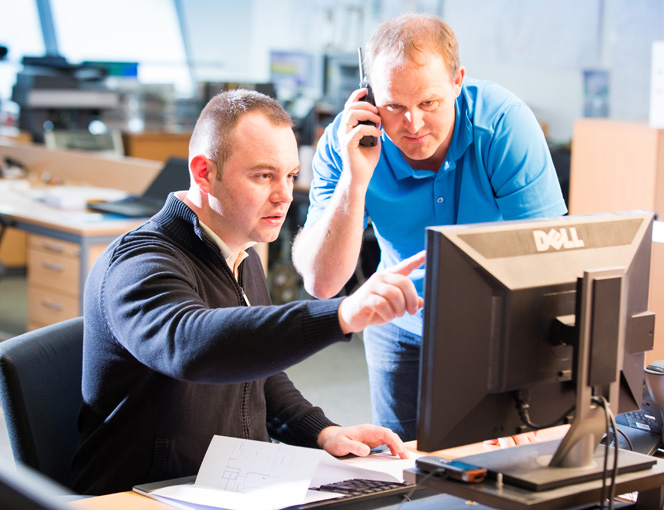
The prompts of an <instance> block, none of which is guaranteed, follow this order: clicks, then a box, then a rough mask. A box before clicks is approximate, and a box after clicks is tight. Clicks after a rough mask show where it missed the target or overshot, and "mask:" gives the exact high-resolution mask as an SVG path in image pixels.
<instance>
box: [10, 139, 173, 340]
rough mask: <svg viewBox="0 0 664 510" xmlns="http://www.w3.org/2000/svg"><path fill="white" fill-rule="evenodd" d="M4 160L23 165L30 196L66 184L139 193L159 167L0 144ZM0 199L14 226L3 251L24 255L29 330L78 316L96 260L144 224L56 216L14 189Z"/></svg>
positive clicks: (78, 214)
mask: <svg viewBox="0 0 664 510" xmlns="http://www.w3.org/2000/svg"><path fill="white" fill-rule="evenodd" d="M5 157H9V158H11V159H13V160H16V161H19V162H21V163H22V164H23V165H25V166H26V168H27V169H28V170H29V175H28V179H27V180H28V182H29V184H30V185H31V187H32V188H34V189H39V188H40V187H41V188H45V187H48V186H49V185H53V184H68V185H88V186H96V187H104V188H114V189H119V190H122V191H126V192H128V193H140V192H142V191H143V190H144V189H145V188H146V187H147V186H148V185H149V184H150V182H152V179H153V178H154V176H155V175H156V174H157V172H158V171H159V169H160V168H161V166H162V164H161V163H160V162H157V161H147V160H141V159H136V158H125V157H121V156H102V155H96V154H90V153H84V152H80V151H62V150H53V149H47V148H45V147H43V146H37V145H30V144H19V143H12V142H10V141H7V140H3V141H0V158H5ZM0 195H1V198H0V215H1V216H2V217H3V218H4V219H6V220H8V221H9V223H10V224H11V225H12V227H13V228H12V229H11V230H10V231H9V233H8V234H7V238H5V239H4V242H3V245H5V246H8V247H9V246H11V247H13V251H12V253H13V254H14V256H15V255H16V254H17V253H20V252H21V250H22V251H23V253H25V255H24V257H25V262H24V263H25V265H26V267H27V273H28V302H29V305H28V324H27V329H28V330H32V329H36V328H39V327H42V326H46V325H48V324H53V323H55V322H60V321H62V320H65V319H69V318H72V317H76V316H78V315H80V313H81V310H82V307H81V298H82V295H83V293H82V290H83V285H84V283H85V279H86V277H87V274H88V271H89V269H90V267H91V265H92V263H93V262H94V260H95V259H96V258H97V256H98V255H99V254H100V253H101V252H102V251H103V249H104V248H105V247H106V246H107V245H108V243H110V242H111V241H112V240H113V239H115V238H116V237H117V236H118V235H120V234H122V233H123V232H126V231H127V230H129V229H131V228H133V227H134V226H137V225H139V224H140V223H141V221H143V220H136V219H121V218H110V217H105V216H102V215H100V214H95V213H88V212H86V211H85V210H67V209H59V208H57V207H52V206H49V205H47V204H45V203H43V202H40V201H37V200H34V199H33V198H31V196H30V195H29V194H27V193H20V192H17V191H15V190H14V191H12V190H11V188H8V190H7V191H5V192H4V193H3V192H1V191H0ZM18 233H21V234H23V236H25V237H22V236H21V234H18ZM9 243H18V244H19V246H18V247H17V246H16V245H15V244H13V245H9ZM10 260H11V262H12V263H13V264H16V263H20V260H15V259H11V258H10Z"/></svg>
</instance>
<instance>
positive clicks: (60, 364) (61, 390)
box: [0, 317, 83, 487]
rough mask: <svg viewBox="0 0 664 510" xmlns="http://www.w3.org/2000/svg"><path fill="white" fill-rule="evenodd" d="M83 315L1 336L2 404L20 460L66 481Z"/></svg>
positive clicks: (75, 435)
mask: <svg viewBox="0 0 664 510" xmlns="http://www.w3.org/2000/svg"><path fill="white" fill-rule="evenodd" d="M82 357H83V318H82V317H77V318H75V319H70V320H67V321H63V322H60V323H58V324H53V325H50V326H46V327H44V328H41V329H38V330H35V331H30V332H28V333H24V334H23V335H19V336H16V337H13V338H10V339H9V340H5V341H4V342H0V404H1V405H2V409H3V411H4V414H5V419H6V422H7V429H8V431H9V441H10V444H11V447H12V452H13V454H14V459H15V460H16V461H17V462H18V463H22V464H25V465H27V466H29V467H31V468H33V469H35V470H36V471H38V472H40V473H42V474H43V475H46V476H47V477H49V478H51V479H52V480H55V481H56V482H59V483H60V484H62V485H64V486H66V487H69V484H70V475H71V460H72V458H73V456H74V452H75V450H76V446H77V443H78V429H77V426H76V420H77V417H78V410H79V408H80V406H81V403H82V401H83V398H82V397H81V371H82V368H81V366H82Z"/></svg>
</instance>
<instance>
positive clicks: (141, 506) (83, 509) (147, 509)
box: [68, 429, 555, 510]
mask: <svg viewBox="0 0 664 510" xmlns="http://www.w3.org/2000/svg"><path fill="white" fill-rule="evenodd" d="M552 430H553V429H552ZM554 435H555V432H554ZM407 446H408V448H409V450H411V451H417V450H416V449H415V443H414V442H411V443H407ZM494 449H496V447H494V446H491V445H487V444H484V443H475V444H472V445H466V446H460V447H458V448H450V449H449V450H444V451H441V452H437V453H438V454H440V455H445V456H447V457H460V456H464V455H472V454H474V453H482V452H485V451H491V450H494ZM68 506H70V507H72V508H73V509H77V510H115V509H118V508H122V509H123V510H173V508H174V507H172V506H169V505H166V504H164V503H161V502H159V501H156V500H154V499H151V498H149V497H146V496H141V495H140V494H136V493H135V492H131V491H128V492H119V493H116V494H108V495H105V496H97V497H94V498H85V499H79V500H76V501H72V502H70V503H69V504H68ZM385 508H394V509H396V508H397V506H395V505H389V506H386V507H385ZM402 508H403V510H425V509H426V510H434V509H435V510H438V509H439V508H449V509H452V510H456V509H459V510H461V509H464V510H465V508H467V505H466V502H465V500H463V499H459V498H456V497H453V496H449V495H444V494H441V495H436V496H433V497H431V498H426V499H420V500H417V501H413V502H412V503H406V504H404V505H403V506H402ZM472 508H473V510H482V509H483V508H487V507H483V506H473V507H472Z"/></svg>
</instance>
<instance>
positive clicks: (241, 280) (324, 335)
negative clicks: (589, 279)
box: [72, 91, 424, 494]
mask: <svg viewBox="0 0 664 510" xmlns="http://www.w3.org/2000/svg"><path fill="white" fill-rule="evenodd" d="M189 152H190V157H189V169H190V177H191V185H190V188H189V190H188V191H181V192H177V193H172V194H171V195H170V196H169V197H168V200H167V202H166V204H165V205H164V207H163V209H162V210H161V211H160V212H159V213H158V214H156V215H155V216H154V217H152V218H151V219H150V220H149V221H147V222H146V223H145V224H143V225H141V226H140V227H138V228H136V229H134V230H132V231H130V232H128V233H126V234H124V235H123V236H121V237H120V238H118V239H117V240H115V241H114V242H113V243H112V244H111V245H110V246H109V247H108V248H107V249H106V250H105V251H104V253H103V254H102V255H101V256H100V257H99V259H98V260H97V261H96V263H95V264H94V267H93V268H92V271H91V272H90V275H89V277H88V280H87V282H86V289H85V302H84V310H85V330H84V348H83V382H82V392H83V405H82V408H81V411H80V414H79V431H80V438H79V447H78V450H77V452H76V454H75V457H74V460H73V465H72V467H73V477H74V478H73V488H74V489H75V490H77V491H79V492H81V493H85V494H104V493H109V492H117V491H125V490H130V489H131V488H132V486H134V485H136V484H139V483H146V482H151V481H157V480H165V479H170V478H177V477H181V476H188V475H192V474H195V473H196V472H197V471H198V468H199V466H200V463H201V461H202V459H203V456H204V454H205V451H206V449H207V447H208V445H209V443H210V440H211V439H212V436H213V435H215V434H219V435H225V436H233V437H240V438H246V439H254V440H261V441H269V440H270V439H271V438H273V439H275V440H279V441H284V442H288V443H290V444H294V445H300V446H309V447H320V448H324V449H325V450H326V451H328V452H329V453H331V454H333V455H346V454H348V453H353V454H356V455H366V454H368V452H369V449H370V447H374V446H377V445H380V444H386V445H387V446H388V447H389V448H390V449H391V450H392V453H393V454H394V455H399V456H402V457H404V456H407V453H406V452H405V449H404V446H403V443H402V442H401V440H400V439H399V438H398V436H397V435H396V434H394V433H393V432H391V431H389V430H388V429H385V428H382V427H376V426H373V425H358V426H354V427H346V428H344V427H339V426H336V425H334V424H333V423H332V422H331V421H330V420H329V419H328V418H326V416H325V414H324V413H323V412H322V410H321V409H320V408H318V407H314V406H312V405H311V404H310V403H309V402H308V401H306V400H305V399H304V398H303V397H302V395H301V394H300V392H299V391H298V390H297V389H296V388H295V387H294V386H293V384H292V383H291V381H290V380H289V379H288V377H287V376H286V374H285V373H284V372H283V370H284V369H285V368H287V367H289V366H291V365H293V364H295V363H298V362H300V361H302V360H303V359H305V358H307V357H308V356H310V355H312V354H314V353H315V352H317V351H319V350H321V349H323V348H324V347H326V346H328V345H330V344H332V343H334V342H339V341H344V340H346V341H347V340H350V337H351V336H350V334H351V333H352V332H355V331H360V330H361V329H363V328H364V327H365V326H367V325H371V324H382V323H385V322H388V321H390V320H392V319H393V318H394V317H397V316H400V315H403V314H404V313H406V312H408V313H411V314H412V313H415V312H416V311H417V310H418V309H419V308H421V306H422V299H421V298H420V297H418V296H417V293H416V291H415V287H414V285H413V283H412V281H411V280H410V279H408V277H407V275H408V274H409V273H410V272H411V271H412V270H413V269H415V268H416V267H419V266H420V265H421V264H422V263H423V261H424V254H423V253H421V254H419V255H417V256H415V257H412V258H411V259H408V260H406V261H404V263H402V264H401V265H399V266H396V267H395V268H392V269H390V270H387V271H384V272H380V273H376V274H375V275H374V276H373V277H372V278H371V279H370V280H369V281H367V282H366V283H365V285H364V286H363V287H361V288H360V289H358V291H357V292H356V293H355V294H353V295H351V296H349V297H347V298H343V299H341V298H337V299H330V300H320V301H318V300H312V301H302V302H293V303H289V304H286V305H282V306H271V305H270V297H269V293H268V288H267V285H266V281H265V274H264V272H263V269H262V265H261V261H260V258H259V257H258V254H257V253H256V251H255V250H254V249H253V248H252V246H253V245H254V244H255V243H256V242H269V241H273V240H274V239H276V238H277V235H278V234H279V230H280V228H281V225H282V224H283V222H284V219H285V217H286V212H287V211H288V207H289V205H290V203H291V201H292V191H293V181H294V179H295V177H296V175H297V171H298V168H299V162H298V150H297V144H296V140H295V136H294V133H293V130H292V123H291V120H290V118H289V116H288V114H287V113H286V112H285V111H284V110H283V108H282V107H281V106H280V105H279V103H277V102H276V101H274V100H272V99H270V98H268V97H267V96H263V95H262V94H258V93H255V92H249V91H233V92H225V93H222V94H219V95H217V96H216V97H214V98H213V99H212V100H211V101H210V102H209V103H208V105H207V106H206V107H205V108H204V109H203V111H202V113H201V115H200V118H199V119H198V122H197V123H196V127H195V129H194V132H193V134H192V137H191V141H190V145H189Z"/></svg>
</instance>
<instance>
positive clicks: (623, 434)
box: [618, 427, 634, 451]
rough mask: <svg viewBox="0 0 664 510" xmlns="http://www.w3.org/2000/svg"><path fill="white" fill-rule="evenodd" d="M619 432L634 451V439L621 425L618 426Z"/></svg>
mask: <svg viewBox="0 0 664 510" xmlns="http://www.w3.org/2000/svg"><path fill="white" fill-rule="evenodd" d="M618 432H619V433H620V435H621V436H622V437H623V439H624V440H625V442H626V443H627V447H628V448H629V449H630V451H634V445H633V444H632V441H631V440H630V439H629V437H628V436H627V434H625V432H624V431H623V430H622V429H621V428H620V427H618ZM618 446H620V445H618Z"/></svg>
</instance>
